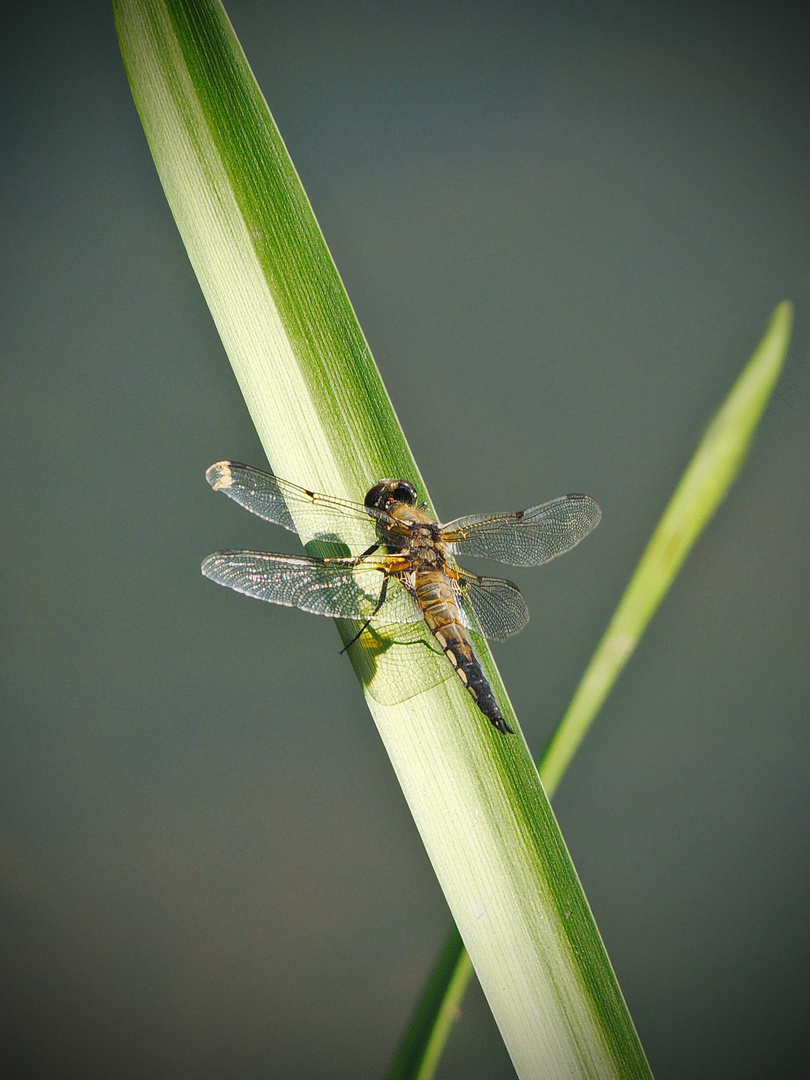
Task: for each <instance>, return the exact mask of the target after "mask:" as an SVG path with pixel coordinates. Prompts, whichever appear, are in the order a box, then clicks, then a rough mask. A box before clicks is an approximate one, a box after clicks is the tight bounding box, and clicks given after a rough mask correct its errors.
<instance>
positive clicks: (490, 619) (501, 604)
mask: <svg viewBox="0 0 810 1080" xmlns="http://www.w3.org/2000/svg"><path fill="white" fill-rule="evenodd" d="M453 576H454V577H456V578H457V580H456V584H457V587H458V592H459V597H460V600H461V603H460V605H459V606H460V608H461V612H462V614H463V615H464V616H465V618H464V622H465V624H466V625H467V626H468V628H469V629H470V630H480V631H482V632H483V633H484V636H485V637H488V638H491V639H492V640H493V641H503V640H504V638H508V637H511V636H512V634H517V633H519V632H520V631H521V630H522V629H523V627H524V626H525V625H526V623H527V622H528V621H529V608H528V606H527V604H526V601H525V600H524V599H523V596H522V594H521V592H520V589H518V587H517V585H514V584H512V582H511V581H506V580H504V579H503V578H495V577H478V576H477V575H476V574H468V573H467V571H466V570H459V569H456V570H455V571H454V575H453ZM465 609H472V612H473V615H474V619H470V618H469V617H468V615H467V611H465Z"/></svg>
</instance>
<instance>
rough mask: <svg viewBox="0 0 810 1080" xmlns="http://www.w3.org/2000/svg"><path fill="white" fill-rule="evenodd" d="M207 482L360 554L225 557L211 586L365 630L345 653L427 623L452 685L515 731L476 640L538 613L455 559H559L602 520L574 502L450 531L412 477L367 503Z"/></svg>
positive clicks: (242, 468)
mask: <svg viewBox="0 0 810 1080" xmlns="http://www.w3.org/2000/svg"><path fill="white" fill-rule="evenodd" d="M205 476H206V479H207V481H208V483H209V484H210V485H211V487H212V488H213V489H214V491H221V492H224V494H225V495H227V496H229V497H230V498H231V499H233V500H234V501H235V502H237V503H238V504H239V505H240V506H243V507H244V508H245V509H246V510H249V511H250V512H251V513H252V514H256V515H257V516H258V517H260V518H263V519H264V520H265V521H269V522H272V523H273V524H275V525H280V526H282V528H285V529H288V530H289V531H290V532H294V533H300V534H303V535H305V536H307V537H311V538H314V539H316V540H320V541H322V542H327V543H332V544H334V543H335V542H337V541H341V542H342V543H343V545H344V547H343V550H349V551H352V550H357V551H359V554H356V555H340V556H325V557H311V556H302V555H279V554H272V553H270V552H262V551H217V552H214V554H212V555H208V556H207V557H206V558H205V559H204V560H203V563H202V572H203V574H204V575H205V577H207V578H210V579H211V580H212V581H215V582H217V583H218V584H219V585H225V586H227V587H228V588H230V589H234V590H236V592H240V593H244V594H245V595H247V596H252V597H254V598H256V599H258V600H266V601H269V602H270V603H273V604H283V605H285V606H286V607H294V608H299V609H300V610H302V611H308V612H312V613H314V614H316V615H326V616H329V617H331V618H335V619H350V620H357V621H360V622H362V626H361V627H360V629H359V630H358V632H357V633H356V634H355V636H354V638H353V639H352V640H351V641H350V642H349V644H348V645H347V646H346V648H350V647H352V646H353V645H355V644H356V643H357V642H358V641H359V640H360V639H361V637H362V636H363V634H364V633H365V632H366V631H369V630H370V628H371V630H372V631H373V628H374V627H375V626H376V625H378V624H380V625H382V626H387V625H407V624H414V623H421V624H422V625H423V626H424V625H426V626H427V629H428V630H429V632H430V635H432V640H433V641H435V643H436V645H437V646H438V649H439V650H441V652H443V653H444V655H445V656H446V658H447V661H448V662H449V664H450V668H449V669H445V671H446V672H447V677H448V678H449V677H451V669H452V672H455V674H456V676H457V677H458V679H459V681H460V682H461V683H462V684H463V686H464V687H465V688H466V690H467V691H468V693H469V694H470V695H471V697H472V698H473V700H474V701H475V703H476V705H477V706H478V708H479V709H480V711H481V712H482V713H483V715H484V716H485V717H486V718H487V719H488V720H489V721H490V723H491V724H492V725H493V726H494V727H495V728H497V730H498V731H500V732H503V733H504V734H506V733H509V734H514V729H513V728H512V727H510V725H509V724H508V723H507V721H506V718H505V717H504V715H503V713H502V711H501V709H500V707H499V705H498V702H497V700H496V698H495V694H494V692H493V689H492V686H491V685H490V682H489V680H488V679H487V677H486V675H485V674H484V670H483V668H482V666H481V662H480V660H479V658H478V656H477V655H476V652H475V648H474V645H473V640H472V635H475V634H483V635H484V636H485V637H487V638H490V639H491V640H495V641H502V640H504V639H505V638H508V637H511V635H512V634H516V633H518V631H520V630H522V629H523V627H524V626H525V625H526V623H527V622H528V621H529V610H528V607H527V605H526V601H525V600H524V598H523V596H522V594H521V592H520V590H519V589H518V587H517V585H515V584H514V583H513V582H511V581H507V580H506V579H504V578H497V577H482V576H479V575H477V574H472V573H469V572H468V571H467V570H463V569H462V568H461V567H460V566H458V565H457V564H456V561H455V555H456V554H459V555H465V556H466V555H473V556H478V557H481V558H485V559H493V560H495V561H497V562H501V563H506V564H509V565H511V566H539V565H541V564H542V563H546V562H549V560H551V559H553V558H555V557H556V556H557V555H562V554H563V553H564V552H566V551H570V550H571V548H573V547H574V546H575V545H576V544H578V543H579V542H580V540H582V539H584V537H586V536H587V535H588V533H589V532H591V530H592V529H594V528H595V527H596V525H598V523H599V520H600V518H601V516H602V514H601V510H600V509H599V506H598V505H597V504H596V502H594V500H593V499H591V498H590V497H589V496H588V495H578V494H573V495H564V496H562V497H561V498H558V499H552V500H551V502H547V503H543V504H542V505H540V506H532V507H530V508H529V509H527V510H518V511H513V512H511V513H495V514H472V515H470V516H468V517H460V518H456V519H455V520H453V521H450V522H448V523H447V524H444V525H442V524H440V523H439V522H438V521H436V520H435V519H434V518H433V517H432V516H431V514H430V513H429V512H428V510H427V506H426V504H425V503H424V502H420V501H419V499H418V496H417V491H416V488H415V487H414V485H413V484H412V483H411V482H410V481H408V480H392V479H387V480H380V481H378V482H377V483H376V484H374V486H373V487H372V488H370V489H369V491H368V494H367V495H366V497H365V500H364V502H363V504H362V505H361V504H360V503H353V502H349V501H347V500H344V499H338V498H334V497H333V496H330V495H320V494H318V493H317V492H315V491H308V490H307V489H306V488H302V487H298V486H297V485H296V484H292V483H290V482H289V481H288V480H282V479H281V478H280V477H278V476H274V475H273V474H272V473H267V472H262V471H261V470H260V469H255V468H253V467H252V466H250V465H243V464H241V463H239V462H235V461H219V462H217V463H216V464H214V465H212V466H211V467H210V468H209V469H208V471H207V472H206V474H205ZM428 640H430V639H428ZM344 651H345V650H344Z"/></svg>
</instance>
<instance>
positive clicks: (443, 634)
mask: <svg viewBox="0 0 810 1080" xmlns="http://www.w3.org/2000/svg"><path fill="white" fill-rule="evenodd" d="M416 593H417V597H418V599H419V603H420V606H421V607H422V612H423V614H424V617H425V622H426V623H427V625H428V628H429V630H430V632H431V633H432V634H433V636H434V637H435V639H436V641H437V643H438V644H439V646H440V647H441V649H442V650H443V652H444V654H445V656H446V657H447V659H448V660H449V661H450V663H451V664H452V666H453V668H454V669H455V672H456V675H458V677H459V679H460V681H461V683H462V684H463V685H464V686H465V687H466V689H467V691H468V693H469V694H470V696H471V697H472V699H473V701H474V702H475V704H476V705H477V706H478V708H479V709H480V710H481V712H482V713H483V714H484V716H486V718H487V719H488V720H489V722H490V723H491V724H492V725H493V726H494V727H496V728H497V729H498V731H502V732H503V733H504V734H506V733H507V732H508V733H509V734H512V735H513V734H514V730H513V729H512V728H511V727H510V726H509V725H508V724H507V722H506V720H505V719H504V716H503V713H502V712H501V710H500V709H499V707H498V702H497V701H496V700H495V695H494V694H493V692H492V687H491V686H490V684H489V680H488V679H487V677H486V675H485V674H484V671H483V668H482V667H481V662H480V661H479V659H478V657H477V656H476V655H475V650H474V649H473V647H472V643H471V641H470V639H469V637H468V636H467V633H466V631H465V629H464V627H463V626H462V625H461V623H460V622H459V621H458V619H457V618H456V615H455V611H456V605H455V598H454V597H453V594H452V592H451V590H450V587H449V585H448V584H447V583H446V582H445V581H443V580H442V579H441V577H440V576H439V575H434V574H430V575H429V576H427V575H426V579H425V580H424V581H422V582H419V581H417V585H416Z"/></svg>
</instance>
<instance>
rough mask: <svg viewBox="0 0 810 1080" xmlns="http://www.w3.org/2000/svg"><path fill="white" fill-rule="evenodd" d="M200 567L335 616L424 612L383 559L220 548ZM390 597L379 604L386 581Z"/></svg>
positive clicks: (391, 619) (274, 600) (416, 615)
mask: <svg viewBox="0 0 810 1080" xmlns="http://www.w3.org/2000/svg"><path fill="white" fill-rule="evenodd" d="M202 572H203V574H204V575H205V577H207V578H210V579H211V580H212V581H216V582H217V584H218V585H227V587H228V588H229V589H235V590H236V591H237V592H241V593H245V595H246V596H253V597H255V598H256V599H257V600H267V601H268V602H269V603H271V604H283V605H284V606H285V607H296V608H300V609H301V610H302V611H310V612H312V613H313V614H315V615H327V616H330V617H331V618H334V619H368V618H371V617H372V616H373V618H374V620H375V622H380V623H412V622H418V621H419V620H420V619H421V618H422V617H423V616H422V611H421V609H420V608H419V605H418V604H417V603H416V601H415V600H414V599H413V598H412V597H411V596H410V594H409V593H408V592H407V590H406V589H404V588H403V587H402V585H401V584H400V582H399V581H398V580H397V579H396V578H395V577H393V576H392V575H391V574H390V573H389V572H388V571H387V569H386V565H385V561H384V560H383V559H363V560H362V561H361V562H357V561H356V560H354V559H307V558H304V557H303V556H296V555H271V554H268V553H265V552H262V551H217V552H215V553H214V554H213V555H209V556H207V558H205V559H203V564H202ZM386 581H387V583H388V584H387V586H386V598H385V602H384V603H383V605H382V606H381V608H380V610H379V611H377V612H376V613H375V610H374V609H375V608H376V606H377V604H378V603H379V600H380V595H381V593H382V589H383V584H384V583H385V582H386Z"/></svg>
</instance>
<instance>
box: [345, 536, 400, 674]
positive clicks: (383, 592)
mask: <svg viewBox="0 0 810 1080" xmlns="http://www.w3.org/2000/svg"><path fill="white" fill-rule="evenodd" d="M368 554H370V552H368ZM388 582H389V576H388V574H386V575H385V577H384V578H383V583H382V588H381V589H380V598H379V600H378V601H377V603H376V604H375V605H374V610H373V611H372V613H371V614H370V615H369V617H368V618H367V619H366V621H365V622H364V623H363V625H362V626H361V627H360V629H359V630H358V631H357V633H356V634H355V635H354V637H353V638H352V640H351V641H350V642H349V644H348V645H344V646H343V648H342V649H341V650H340V655H341V656H342V655H343V654H344V653H345V652H346V650H347V649H350V648H351V647H352V645H354V643H355V642H356V641H357V640H358V639H359V638H360V637H361V636H362V635H363V634H364V633H365V632H366V630H368V628H369V625H370V624H371V620H372V619H373V618H374V616H375V615H376V614H377V612H378V611H379V610H380V608H381V607H382V606H383V604H384V603H385V596H386V593H387V592H388Z"/></svg>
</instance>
